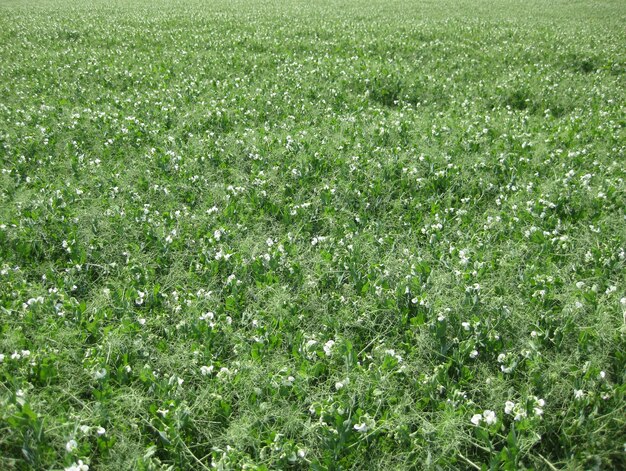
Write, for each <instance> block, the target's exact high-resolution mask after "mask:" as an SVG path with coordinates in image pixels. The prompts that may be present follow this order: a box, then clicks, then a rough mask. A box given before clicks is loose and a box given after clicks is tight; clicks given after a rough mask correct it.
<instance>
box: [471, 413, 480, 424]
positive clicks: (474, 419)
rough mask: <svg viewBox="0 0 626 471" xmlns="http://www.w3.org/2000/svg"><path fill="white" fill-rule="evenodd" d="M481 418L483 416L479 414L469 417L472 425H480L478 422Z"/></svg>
mask: <svg viewBox="0 0 626 471" xmlns="http://www.w3.org/2000/svg"><path fill="white" fill-rule="evenodd" d="M482 420H483V416H482V415H480V414H474V415H473V416H472V418H471V419H470V422H472V423H473V424H474V425H480V423H481V422H482Z"/></svg>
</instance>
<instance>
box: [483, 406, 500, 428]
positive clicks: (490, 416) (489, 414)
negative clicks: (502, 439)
mask: <svg viewBox="0 0 626 471" xmlns="http://www.w3.org/2000/svg"><path fill="white" fill-rule="evenodd" d="M483 417H484V419H485V423H486V424H487V425H493V424H495V423H496V422H497V421H498V418H497V417H496V413H495V412H494V411H492V410H489V409H487V410H485V411H484V412H483Z"/></svg>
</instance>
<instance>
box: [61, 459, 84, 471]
mask: <svg viewBox="0 0 626 471" xmlns="http://www.w3.org/2000/svg"><path fill="white" fill-rule="evenodd" d="M65 471H89V465H88V464H85V463H83V460H78V463H74V464H72V465H71V466H69V467H67V468H65Z"/></svg>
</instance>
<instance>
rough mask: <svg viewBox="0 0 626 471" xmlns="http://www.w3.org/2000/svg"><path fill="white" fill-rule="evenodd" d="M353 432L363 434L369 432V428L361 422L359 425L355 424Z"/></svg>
mask: <svg viewBox="0 0 626 471" xmlns="http://www.w3.org/2000/svg"><path fill="white" fill-rule="evenodd" d="M354 430H356V431H357V432H359V433H365V432H367V431H368V430H369V427H368V425H367V424H366V423H365V422H362V423H360V424H355V425H354Z"/></svg>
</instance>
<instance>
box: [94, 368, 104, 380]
mask: <svg viewBox="0 0 626 471" xmlns="http://www.w3.org/2000/svg"><path fill="white" fill-rule="evenodd" d="M106 375H107V370H106V369H105V368H102V369H101V370H96V371H94V373H93V377H94V378H95V379H102V378H104V377H105V376H106Z"/></svg>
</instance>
